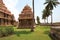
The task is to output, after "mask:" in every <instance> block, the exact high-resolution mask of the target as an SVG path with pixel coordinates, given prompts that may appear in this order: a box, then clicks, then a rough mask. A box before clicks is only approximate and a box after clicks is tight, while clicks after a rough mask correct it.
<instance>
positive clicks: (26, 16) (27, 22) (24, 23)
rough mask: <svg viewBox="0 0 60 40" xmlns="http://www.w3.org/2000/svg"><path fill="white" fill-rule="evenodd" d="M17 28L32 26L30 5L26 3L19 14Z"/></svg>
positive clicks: (30, 27)
mask: <svg viewBox="0 0 60 40" xmlns="http://www.w3.org/2000/svg"><path fill="white" fill-rule="evenodd" d="M18 28H23V29H27V28H29V29H33V28H34V17H33V12H32V9H31V8H30V6H28V5H26V6H25V7H24V9H23V10H22V12H21V14H20V15H19V26H18Z"/></svg>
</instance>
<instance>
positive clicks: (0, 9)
mask: <svg viewBox="0 0 60 40" xmlns="http://www.w3.org/2000/svg"><path fill="white" fill-rule="evenodd" d="M14 21H15V20H14V18H13V15H12V14H11V12H10V11H9V10H8V9H7V7H6V6H5V4H4V3H3V0H0V25H13V22H14Z"/></svg>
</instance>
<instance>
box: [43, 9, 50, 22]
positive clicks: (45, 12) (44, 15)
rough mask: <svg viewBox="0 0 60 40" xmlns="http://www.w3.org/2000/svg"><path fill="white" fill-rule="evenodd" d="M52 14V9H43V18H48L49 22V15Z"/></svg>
mask: <svg viewBox="0 0 60 40" xmlns="http://www.w3.org/2000/svg"><path fill="white" fill-rule="evenodd" d="M49 15H50V10H46V9H44V10H43V15H42V19H47V23H48V17H49Z"/></svg>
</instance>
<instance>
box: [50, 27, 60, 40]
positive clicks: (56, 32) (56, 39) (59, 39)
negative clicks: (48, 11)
mask: <svg viewBox="0 0 60 40" xmlns="http://www.w3.org/2000/svg"><path fill="white" fill-rule="evenodd" d="M50 36H51V38H52V39H53V40H60V26H52V27H51V31H50Z"/></svg>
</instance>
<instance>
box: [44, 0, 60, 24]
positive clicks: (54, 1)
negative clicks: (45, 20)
mask: <svg viewBox="0 0 60 40" xmlns="http://www.w3.org/2000/svg"><path fill="white" fill-rule="evenodd" d="M44 4H47V5H46V7H45V9H46V10H50V12H51V24H52V22H53V18H52V10H53V9H54V7H56V6H57V5H58V4H60V3H59V2H58V0H46V2H45V3H44Z"/></svg>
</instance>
